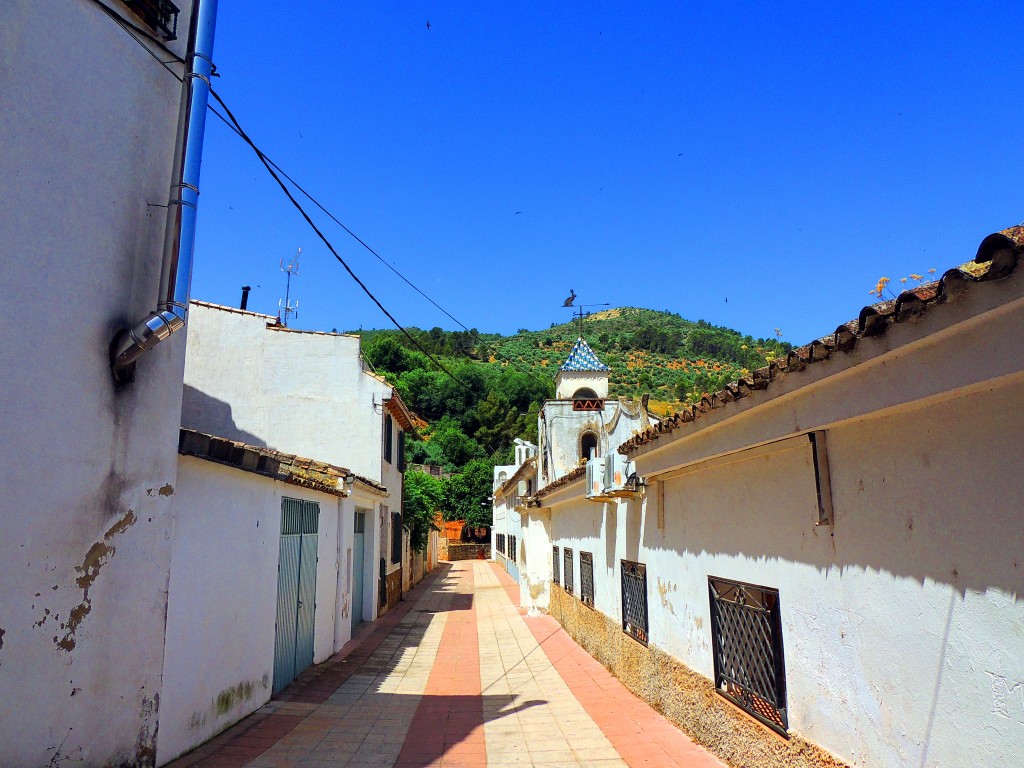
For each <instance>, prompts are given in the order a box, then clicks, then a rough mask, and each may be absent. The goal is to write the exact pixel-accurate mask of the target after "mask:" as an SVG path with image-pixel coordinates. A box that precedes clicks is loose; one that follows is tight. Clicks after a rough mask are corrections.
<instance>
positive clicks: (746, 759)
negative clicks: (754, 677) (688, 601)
mask: <svg viewBox="0 0 1024 768" xmlns="http://www.w3.org/2000/svg"><path fill="white" fill-rule="evenodd" d="M550 614H551V616H553V617H554V618H555V619H557V620H558V622H559V623H560V624H561V625H562V626H563V627H564V628H565V631H566V632H568V633H569V635H570V636H571V637H572V638H573V639H574V640H575V641H576V642H577V643H579V644H580V645H581V646H582V647H583V648H584V649H585V650H586V651H587V652H588V653H589V654H590V655H591V656H593V657H594V658H595V659H597V660H598V661H599V662H601V663H602V664H603V665H604V666H605V667H607V668H608V670H609V671H610V672H611V673H612V674H613V675H615V676H616V677H617V678H619V680H621V681H622V683H623V684H624V685H625V686H626V687H627V688H629V690H631V691H632V692H633V693H635V694H636V695H637V696H639V697H640V698H641V699H643V700H644V701H646V702H647V703H648V704H650V705H651V706H652V707H654V709H656V710H657V711H658V712H660V713H661V714H663V715H664V716H665V717H666V718H668V719H669V720H671V721H672V722H673V723H675V724H676V725H677V726H678V727H679V728H681V729H682V730H683V731H684V732H686V733H687V734H688V735H689V736H690V737H691V738H692V739H693V740H694V741H696V742H697V743H698V744H702V745H703V746H705V747H707V748H708V749H709V750H711V751H712V752H713V753H714V754H715V755H717V756H718V757H719V758H721V759H722V760H724V761H725V762H727V763H729V764H730V765H735V766H744V768H848V766H847V764H846V763H843V762H841V761H840V760H838V759H836V758H835V757H834V756H833V755H831V754H829V753H828V752H826V751H825V750H823V749H821V748H820V747H818V746H815V745H814V744H811V743H810V742H808V741H805V740H803V739H801V738H800V737H799V736H791V737H790V739H789V740H788V741H787V740H785V739H783V738H782V737H780V736H779V735H777V734H776V733H774V732H773V731H771V730H769V729H768V728H766V727H765V726H763V725H761V724H760V723H759V722H757V721H756V720H754V719H753V718H752V717H750V716H748V715H747V714H745V713H744V712H742V711H741V710H739V709H738V708H737V707H735V706H733V705H732V704H731V703H729V702H728V701H726V700H725V699H724V698H722V697H721V696H719V695H718V694H717V693H716V692H715V689H714V686H713V685H712V684H711V681H710V680H708V679H707V678H706V677H704V676H703V675H699V674H697V673H696V672H694V671H693V670H691V669H689V668H688V667H687V666H685V665H684V664H682V663H681V662H680V661H678V660H677V659H675V658H673V657H672V656H669V655H668V654H667V653H665V652H664V651H661V650H659V649H658V648H656V647H649V646H645V645H643V644H642V643H639V642H637V641H636V640H634V639H633V638H631V637H629V636H628V635H627V634H626V633H625V632H623V631H622V628H621V627H620V626H619V624H618V623H617V622H615V621H613V620H612V619H610V618H608V617H607V616H605V615H604V614H603V613H599V612H598V611H595V610H593V609H591V608H587V607H586V606H585V605H583V603H581V602H580V601H579V600H578V599H577V598H575V597H574V596H572V595H569V594H566V592H565V590H563V589H561V588H560V587H552V589H551V605H550Z"/></svg>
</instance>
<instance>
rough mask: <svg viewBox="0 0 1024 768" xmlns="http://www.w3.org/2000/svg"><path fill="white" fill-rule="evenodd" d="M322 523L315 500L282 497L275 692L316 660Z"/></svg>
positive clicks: (275, 648)
mask: <svg viewBox="0 0 1024 768" xmlns="http://www.w3.org/2000/svg"><path fill="white" fill-rule="evenodd" d="M319 523H320V505H319V504H317V503H316V502H315V501H303V500H301V499H288V498H284V499H281V544H280V549H279V559H278V564H277V626H276V628H275V637H274V688H273V690H274V693H277V692H278V691H280V690H281V689H282V688H284V687H285V686H286V685H288V683H290V682H291V681H292V680H294V679H295V678H296V677H297V676H298V674H299V673H300V672H302V670H304V669H305V668H306V667H308V666H309V665H310V664H312V663H313V626H314V618H315V613H316V561H317V555H316V551H317V539H318V534H317V531H318V529H319Z"/></svg>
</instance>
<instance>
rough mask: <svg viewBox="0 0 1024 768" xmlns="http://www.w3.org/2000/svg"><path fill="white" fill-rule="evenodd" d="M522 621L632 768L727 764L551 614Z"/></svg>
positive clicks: (507, 579) (505, 580)
mask: <svg viewBox="0 0 1024 768" xmlns="http://www.w3.org/2000/svg"><path fill="white" fill-rule="evenodd" d="M495 570H496V571H497V572H498V580H499V581H500V582H501V583H502V586H505V587H506V589H507V588H508V585H509V584H512V585H515V580H514V579H513V578H512V577H511V576H509V575H508V574H507V573H505V571H504V569H500V568H495ZM515 586H517V587H518V585H515ZM556 589H557V587H556ZM518 594H519V591H518V589H517V590H516V595H517V596H518ZM524 621H525V622H526V626H528V627H529V628H530V631H531V632H532V633H533V636H534V637H535V638H536V639H537V642H538V643H540V647H541V649H543V651H544V654H545V655H546V656H547V657H548V659H549V660H550V661H551V663H552V665H553V666H554V667H555V669H556V670H558V674H559V675H560V676H561V678H562V679H563V680H564V681H565V684H566V685H568V686H569V690H570V691H572V694H573V696H575V697H576V699H577V700H578V701H579V702H580V704H582V705H583V709H585V710H586V712H587V714H588V715H590V717H591V719H592V720H593V721H594V722H595V723H597V726H598V727H599V728H600V729H601V732H602V733H604V735H605V738H607V739H608V741H609V742H611V745H612V746H613V747H615V750H616V751H617V752H618V753H619V755H620V756H621V757H622V759H623V760H625V761H626V763H628V764H629V765H630V766H658V768H673V766H676V767H678V768H725V763H723V762H722V761H720V760H719V759H718V758H716V757H715V756H714V755H712V754H711V753H710V752H708V751H707V750H705V749H704V748H703V747H701V746H699V745H697V744H694V742H693V741H692V740H691V739H690V738H689V737H688V736H687V735H686V734H685V733H683V732H682V731H681V730H679V728H677V727H676V726H675V725H673V724H672V723H671V722H669V721H668V720H666V719H665V718H664V717H663V716H662V715H660V714H659V713H658V712H656V711H655V710H654V709H652V708H651V707H650V705H648V704H646V703H644V702H643V701H641V700H640V699H638V698H637V697H636V696H635V695H634V694H633V693H632V692H630V691H629V689H628V688H626V686H624V685H623V684H622V683H621V682H620V681H619V679H618V678H617V677H615V676H614V675H613V674H612V673H611V672H609V671H608V670H607V669H605V668H604V667H603V666H602V665H601V663H600V662H599V661H597V659H595V658H594V657H593V656H591V655H590V654H589V653H587V652H586V651H585V650H584V649H583V648H582V647H581V646H579V645H577V643H576V641H575V640H573V639H572V638H571V637H570V636H569V635H568V634H567V633H566V631H565V630H564V629H562V626H561V625H560V624H559V623H558V622H557V621H555V619H553V618H552V617H551V616H537V617H529V618H524Z"/></svg>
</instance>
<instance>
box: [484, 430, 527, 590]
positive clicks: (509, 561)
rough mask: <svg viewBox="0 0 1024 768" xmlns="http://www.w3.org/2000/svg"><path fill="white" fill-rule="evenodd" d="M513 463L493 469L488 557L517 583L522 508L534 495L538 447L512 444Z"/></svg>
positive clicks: (517, 441) (523, 441)
mask: <svg viewBox="0 0 1024 768" xmlns="http://www.w3.org/2000/svg"><path fill="white" fill-rule="evenodd" d="M513 446H514V450H515V463H514V464H505V465H499V466H496V467H495V468H494V483H493V485H492V488H493V491H492V500H493V501H492V505H491V557H492V558H493V559H494V561H495V562H497V563H498V564H499V565H501V566H502V567H503V568H504V569H505V570H506V572H508V574H509V575H510V576H511V577H512V578H513V579H515V580H516V581H517V582H518V581H519V564H518V563H519V558H520V554H519V550H520V547H519V537H520V536H521V534H522V527H523V525H522V512H521V509H520V506H521V504H522V503H523V502H524V501H525V499H526V498H528V497H530V496H532V495H533V492H534V490H535V488H534V485H535V483H536V482H537V446H536V445H534V444H533V443H531V442H528V441H526V440H522V439H520V438H518V437H517V438H516V439H515V440H514V441H513Z"/></svg>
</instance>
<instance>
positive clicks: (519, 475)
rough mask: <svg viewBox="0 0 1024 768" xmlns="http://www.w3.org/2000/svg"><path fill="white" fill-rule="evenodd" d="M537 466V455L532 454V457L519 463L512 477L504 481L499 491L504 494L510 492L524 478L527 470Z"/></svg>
mask: <svg viewBox="0 0 1024 768" xmlns="http://www.w3.org/2000/svg"><path fill="white" fill-rule="evenodd" d="M536 468H537V457H536V456H531V457H530V458H528V459H527V460H526V461H524V462H523V463H522V464H520V465H519V467H518V468H517V469H516V471H515V472H513V473H512V477H510V478H509V479H508V480H506V481H505V482H504V483H502V485H501V488H499V489H498V493H500V494H501V495H502V496H504V495H505V494H506V493H508V492H509V491H511V490H512V489H513V488H515V487H516V485H517V484H518V483H519V481H520V480H522V479H523V476H524V475H525V474H526V473H527V472H529V471H530V470H532V469H536Z"/></svg>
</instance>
